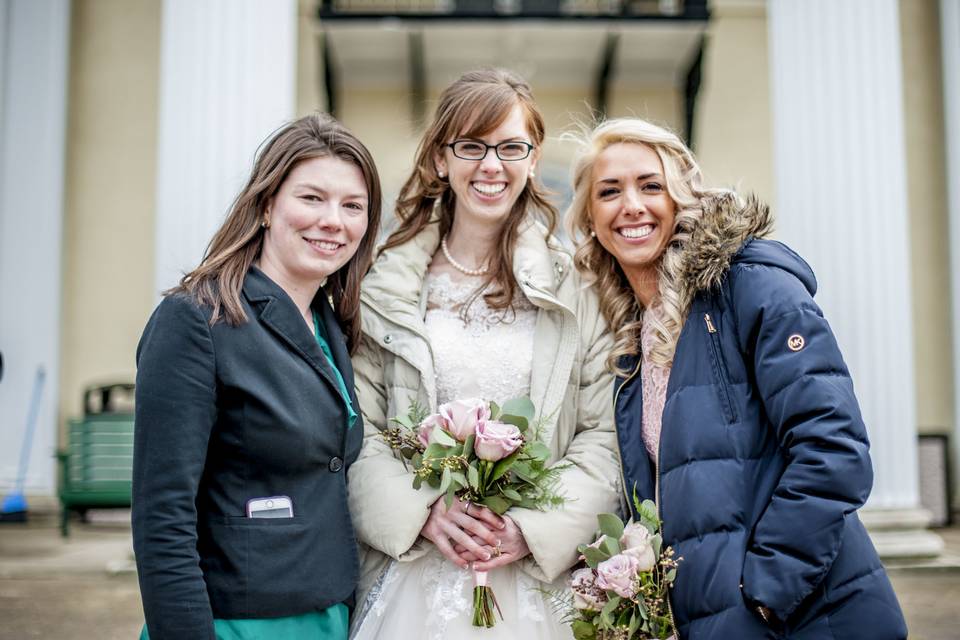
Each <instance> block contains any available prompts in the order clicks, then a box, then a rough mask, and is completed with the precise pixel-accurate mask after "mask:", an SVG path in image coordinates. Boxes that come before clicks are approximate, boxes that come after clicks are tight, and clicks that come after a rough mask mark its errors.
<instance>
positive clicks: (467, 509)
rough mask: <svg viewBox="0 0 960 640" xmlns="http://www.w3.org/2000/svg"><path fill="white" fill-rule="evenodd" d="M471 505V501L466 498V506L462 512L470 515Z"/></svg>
mask: <svg viewBox="0 0 960 640" xmlns="http://www.w3.org/2000/svg"><path fill="white" fill-rule="evenodd" d="M472 506H473V503H472V502H470V501H469V500H467V506H466V507H464V509H463V512H464V513H465V514H467V515H468V516H469V515H470V507H472Z"/></svg>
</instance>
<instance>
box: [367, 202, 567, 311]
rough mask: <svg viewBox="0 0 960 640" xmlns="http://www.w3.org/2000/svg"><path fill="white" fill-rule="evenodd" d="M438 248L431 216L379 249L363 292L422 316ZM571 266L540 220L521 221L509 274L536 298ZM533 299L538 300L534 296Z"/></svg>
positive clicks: (550, 290)
mask: <svg viewBox="0 0 960 640" xmlns="http://www.w3.org/2000/svg"><path fill="white" fill-rule="evenodd" d="M439 248H440V223H439V218H438V217H437V216H436V215H434V217H433V218H432V219H431V220H430V222H429V223H428V224H427V225H426V226H425V227H424V228H423V229H422V230H421V231H420V232H419V233H418V234H417V235H416V236H414V237H413V238H411V239H410V240H409V241H408V242H406V243H404V244H402V245H400V246H398V247H392V248H391V249H389V250H386V251H382V250H381V251H380V252H379V254H378V256H377V259H376V261H375V262H374V264H373V267H372V268H371V269H370V271H369V273H367V275H366V277H365V278H364V280H363V292H364V294H365V296H366V297H368V299H371V300H376V301H380V302H381V306H382V307H383V310H384V311H385V312H388V313H401V314H412V315H415V316H418V317H419V316H422V313H421V311H422V310H421V308H420V298H421V296H422V293H423V282H424V280H425V279H426V276H427V269H428V268H429V266H430V262H431V261H432V260H433V256H434V254H435V253H436V252H437V250H438V249H439ZM571 265H572V260H571V259H570V256H569V254H567V253H566V252H565V251H564V250H563V248H562V247H561V246H560V245H559V244H558V243H557V242H556V240H554V239H553V238H550V237H548V236H547V233H546V229H545V228H544V226H543V225H542V224H541V223H540V222H538V221H536V220H533V219H532V218H529V217H528V218H527V220H525V221H524V222H523V224H521V226H520V229H519V233H518V236H517V243H516V246H515V248H514V254H513V275H514V278H515V279H516V281H517V282H518V283H520V285H521V287H524V288H527V287H529V288H533V289H535V290H536V291H538V292H540V293H541V297H543V294H546V296H547V297H548V298H555V297H556V294H557V288H558V286H559V283H560V282H561V281H562V280H563V278H564V277H565V276H566V275H567V273H568V272H569V270H570V268H571ZM528 297H529V296H528ZM533 302H534V304H538V301H537V300H534V301H533Z"/></svg>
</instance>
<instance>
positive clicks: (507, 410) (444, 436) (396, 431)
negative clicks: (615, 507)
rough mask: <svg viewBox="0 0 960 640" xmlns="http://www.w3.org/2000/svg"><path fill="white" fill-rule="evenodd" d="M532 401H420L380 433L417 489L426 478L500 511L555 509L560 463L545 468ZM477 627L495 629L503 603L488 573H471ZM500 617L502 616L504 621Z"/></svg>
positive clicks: (450, 494) (546, 454)
mask: <svg viewBox="0 0 960 640" xmlns="http://www.w3.org/2000/svg"><path fill="white" fill-rule="evenodd" d="M534 413H535V411H534V406H533V403H532V402H531V401H530V399H529V398H515V399H513V400H508V401H507V402H505V403H504V404H503V406H502V407H500V406H498V405H497V404H496V403H495V402H487V401H484V400H480V399H478V398H467V399H464V400H454V401H453V402H448V403H446V404H442V405H440V406H439V407H438V409H437V413H434V414H428V413H427V412H426V411H424V410H423V408H422V407H420V406H419V405H417V404H414V405H413V406H412V407H410V409H409V411H408V412H407V415H404V416H398V417H396V418H394V419H393V422H394V423H395V424H396V425H397V426H396V427H394V428H389V429H386V430H385V431H384V432H383V433H382V436H383V438H384V440H385V441H386V442H387V444H389V445H390V447H391V448H393V449H394V450H395V451H397V452H399V453H400V455H401V458H402V459H403V460H405V461H409V463H410V464H411V466H412V467H413V487H414V488H415V489H419V488H420V487H421V486H423V483H426V484H427V485H428V486H430V487H433V488H435V489H440V491H441V492H442V493H444V494H445V500H446V504H447V508H449V507H450V505H451V504H452V503H453V499H454V497H459V498H460V499H461V500H467V501H470V502H474V503H476V504H481V505H483V506H485V507H488V508H489V509H490V510H491V511H493V512H494V513H496V514H498V515H503V514H504V513H505V512H506V511H507V509H509V508H510V507H513V506H520V507H525V508H530V509H544V508H547V507H553V506H558V505H560V504H561V503H562V502H563V497H562V496H561V495H559V494H558V493H557V492H556V485H557V479H558V475H559V472H560V471H561V470H562V468H563V466H562V465H554V466H552V467H547V460H548V459H549V458H550V449H549V448H547V446H546V445H545V444H544V443H543V442H541V441H540V429H541V424H542V423H539V422H535V421H534ZM474 584H475V587H474V590H473V624H474V626H477V627H492V626H493V625H494V624H495V623H496V620H495V618H494V615H493V610H494V609H497V611H499V609H500V608H499V605H497V600H496V598H495V597H494V594H493V590H492V589H491V588H490V587H489V586H487V584H486V572H482V571H477V572H474ZM502 617H503V616H502V614H501V618H502Z"/></svg>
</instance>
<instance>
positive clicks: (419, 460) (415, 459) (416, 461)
mask: <svg viewBox="0 0 960 640" xmlns="http://www.w3.org/2000/svg"><path fill="white" fill-rule="evenodd" d="M410 464H412V465H413V468H414V469H419V468H420V465H421V464H423V455H422V454H421V453H420V452H419V451H418V452H417V453H414V454H413V455H412V456H410Z"/></svg>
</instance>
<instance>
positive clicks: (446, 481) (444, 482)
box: [440, 469, 453, 493]
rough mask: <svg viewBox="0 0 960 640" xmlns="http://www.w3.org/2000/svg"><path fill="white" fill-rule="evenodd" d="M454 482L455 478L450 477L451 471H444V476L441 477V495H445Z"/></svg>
mask: <svg viewBox="0 0 960 640" xmlns="http://www.w3.org/2000/svg"><path fill="white" fill-rule="evenodd" d="M452 481H453V477H452V476H451V475H450V469H444V470H443V475H441V476H440V493H444V492H445V491H446V490H447V489H448V488H449V487H450V483H451V482H452Z"/></svg>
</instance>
